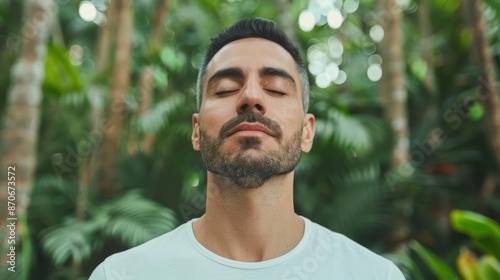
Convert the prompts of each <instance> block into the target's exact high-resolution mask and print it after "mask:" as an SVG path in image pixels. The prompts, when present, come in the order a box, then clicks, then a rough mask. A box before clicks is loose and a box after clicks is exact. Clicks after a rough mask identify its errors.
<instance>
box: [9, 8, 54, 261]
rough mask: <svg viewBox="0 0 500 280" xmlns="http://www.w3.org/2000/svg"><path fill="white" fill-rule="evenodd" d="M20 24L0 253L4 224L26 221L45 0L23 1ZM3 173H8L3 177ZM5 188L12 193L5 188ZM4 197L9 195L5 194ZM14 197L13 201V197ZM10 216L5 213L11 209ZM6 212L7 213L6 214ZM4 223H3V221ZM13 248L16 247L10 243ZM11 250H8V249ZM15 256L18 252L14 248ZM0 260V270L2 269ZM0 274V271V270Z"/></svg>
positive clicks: (48, 16)
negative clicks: (21, 37)
mask: <svg viewBox="0 0 500 280" xmlns="http://www.w3.org/2000/svg"><path fill="white" fill-rule="evenodd" d="M26 4H27V7H26V8H27V9H26V18H25V20H24V24H23V29H22V32H23V34H22V35H23V39H24V41H23V48H22V51H21V53H20V56H19V58H18V60H17V62H16V64H15V65H14V66H13V68H12V76H11V81H12V82H11V88H10V90H9V92H8V99H7V108H6V110H7V114H6V116H5V120H4V123H3V130H2V133H1V135H0V143H1V146H0V167H1V170H0V174H1V175H0V178H1V180H0V182H1V185H2V187H1V188H0V205H1V209H0V213H1V214H0V226H1V228H0V232H1V233H2V234H0V238H1V241H0V242H1V244H0V245H2V246H1V247H3V248H8V247H4V245H5V243H4V242H7V238H6V236H4V234H5V233H6V230H8V228H7V226H6V223H11V222H13V223H16V225H17V227H16V231H17V232H19V229H20V226H22V225H20V224H19V223H20V222H18V221H17V218H19V219H21V218H23V217H24V216H25V215H26V209H27V207H28V205H29V196H30V192H31V187H32V183H33V176H34V172H35V168H36V145H37V141H38V129H39V124H40V116H39V115H40V108H39V107H40V102H41V100H42V89H41V85H42V81H43V77H44V70H45V69H44V66H45V58H46V54H47V46H46V42H47V38H48V36H49V31H50V28H51V21H52V18H53V16H54V15H53V11H54V10H55V6H54V3H53V1H51V0H29V1H27V3H26ZM8 172H11V173H10V174H8ZM8 186H11V187H13V188H15V191H14V189H10V188H8ZM9 192H10V194H9ZM14 192H15V195H14V194H13V193H14ZM12 203H14V204H15V209H13V208H11V209H13V210H12V212H11V211H10V210H9V209H8V208H7V207H8V206H14V204H12ZM8 210H9V211H8ZM8 219H9V220H8ZM16 244H17V242H16ZM9 246H11V245H9ZM16 246H17V248H18V249H17V250H19V248H20V247H19V246H18V245H16ZM5 257H6V256H5V255H4V256H1V257H0V258H1V259H2V266H3V265H4V264H5V262H4V258H5ZM2 269H3V267H2Z"/></svg>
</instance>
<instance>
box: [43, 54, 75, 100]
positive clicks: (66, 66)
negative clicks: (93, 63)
mask: <svg viewBox="0 0 500 280" xmlns="http://www.w3.org/2000/svg"><path fill="white" fill-rule="evenodd" d="M82 88H83V84H82V81H81V79H80V76H79V74H78V71H77V70H76V68H75V67H74V66H73V64H71V62H70V61H69V59H68V53H67V50H66V49H65V48H64V47H62V46H57V45H54V44H48V46H47V58H46V60H45V76H44V80H43V89H44V92H46V93H48V94H53V95H56V96H60V95H62V94H64V93H68V92H74V91H79V90H82Z"/></svg>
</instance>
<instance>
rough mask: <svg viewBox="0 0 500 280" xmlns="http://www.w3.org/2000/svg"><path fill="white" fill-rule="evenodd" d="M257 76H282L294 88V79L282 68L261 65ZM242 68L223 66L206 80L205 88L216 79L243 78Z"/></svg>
mask: <svg viewBox="0 0 500 280" xmlns="http://www.w3.org/2000/svg"><path fill="white" fill-rule="evenodd" d="M259 76H260V77H280V78H284V79H286V80H289V81H290V82H292V84H293V87H294V88H296V83H295V79H294V78H293V77H292V75H290V74H289V73H288V72H286V71H285V70H283V69H280V68H274V67H262V68H261V69H260V70H259ZM243 77H244V75H243V70H241V68H238V67H229V68H224V69H221V70H219V71H217V72H215V74H213V75H212V76H211V77H210V78H209V79H208V82H207V88H210V87H211V84H212V83H213V82H215V81H217V80H220V79H223V78H243Z"/></svg>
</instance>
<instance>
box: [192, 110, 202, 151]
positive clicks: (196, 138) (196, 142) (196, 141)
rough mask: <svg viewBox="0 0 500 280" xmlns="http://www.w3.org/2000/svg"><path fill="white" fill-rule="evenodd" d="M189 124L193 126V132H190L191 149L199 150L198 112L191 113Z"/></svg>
mask: <svg viewBox="0 0 500 280" xmlns="http://www.w3.org/2000/svg"><path fill="white" fill-rule="evenodd" d="M191 126H192V128H193V132H192V134H191V142H192V143H193V149H194V150H195V151H199V150H200V116H199V114H197V113H195V114H193V117H192V119H191Z"/></svg>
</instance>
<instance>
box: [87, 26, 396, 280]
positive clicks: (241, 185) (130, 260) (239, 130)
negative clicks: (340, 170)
mask: <svg viewBox="0 0 500 280" xmlns="http://www.w3.org/2000/svg"><path fill="white" fill-rule="evenodd" d="M308 100H309V82H308V77H307V72H306V70H305V68H304V65H303V63H302V60H301V58H300V55H299V52H298V51H297V49H296V48H295V46H293V44H291V43H290V42H289V40H288V38H287V37H286V35H285V34H284V33H283V32H282V31H280V30H278V29H277V28H276V27H275V25H274V23H273V22H271V21H268V20H264V19H256V18H252V19H243V20H240V21H238V22H237V23H236V24H234V25H233V26H231V27H230V28H229V29H227V30H225V31H224V32H222V33H221V34H219V36H218V37H216V38H215V39H213V40H212V42H211V44H210V46H209V47H208V50H207V53H206V56H205V61H204V64H203V67H202V69H201V71H200V74H199V77H198V95H197V103H198V108H199V113H197V114H194V115H193V118H192V126H193V132H192V143H193V148H194V149H195V150H197V151H200V154H201V158H202V162H203V164H204V166H205V168H206V169H207V203H206V212H205V214H204V215H203V216H202V217H200V218H199V219H193V220H191V221H189V222H187V223H185V224H183V225H181V226H179V227H178V228H177V229H175V230H173V231H171V232H169V233H166V234H164V235H162V236H160V237H158V238H155V239H153V240H151V241H149V242H146V243H145V244H143V245H141V246H138V247H136V248H133V249H130V250H128V251H125V252H122V253H118V254H115V255H113V256H111V257H109V258H107V259H106V260H105V261H104V262H103V263H102V264H101V265H99V266H98V267H97V268H96V270H95V271H94V273H93V274H92V276H91V278H90V279H93V280H97V279H108V280H110V279H217V280H218V279H384V280H387V279H404V277H403V275H402V274H401V272H400V271H399V270H398V269H397V267H396V266H395V265H394V264H393V263H392V262H390V261H388V260H386V259H384V258H382V257H380V256H378V255H376V254H374V253H372V252H370V251H369V250H367V249H365V248H364V247H362V246H360V245H358V244H357V243H355V242H353V241H351V240H350V239H348V238H347V237H345V236H343V235H340V234H337V233H334V232H332V231H330V230H328V229H326V228H324V227H322V226H320V225H318V224H316V223H313V222H311V221H310V220H308V219H307V218H304V217H301V216H298V215H297V214H295V211H294V207H293V176H294V169H295V167H296V166H297V164H298V162H299V159H300V154H301V152H309V150H310V149H311V146H312V142H313V137H314V116H313V115H311V114H307V107H308ZM126 277H127V278H126Z"/></svg>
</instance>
